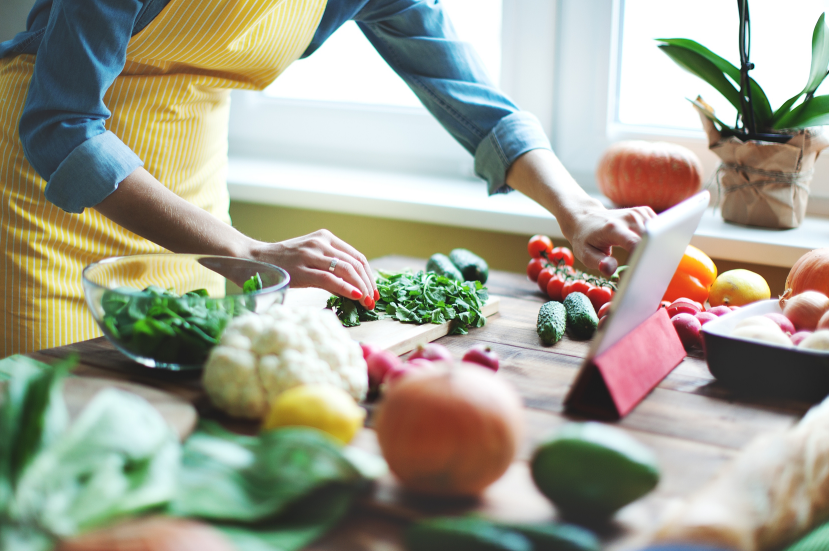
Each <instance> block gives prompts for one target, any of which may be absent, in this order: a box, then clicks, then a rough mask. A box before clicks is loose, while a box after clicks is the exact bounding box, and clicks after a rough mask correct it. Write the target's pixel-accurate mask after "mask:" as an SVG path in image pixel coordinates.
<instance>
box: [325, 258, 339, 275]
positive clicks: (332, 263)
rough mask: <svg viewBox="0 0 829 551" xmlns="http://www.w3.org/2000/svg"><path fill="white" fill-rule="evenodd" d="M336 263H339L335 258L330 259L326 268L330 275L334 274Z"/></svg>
mask: <svg viewBox="0 0 829 551" xmlns="http://www.w3.org/2000/svg"><path fill="white" fill-rule="evenodd" d="M337 262H339V260H337V259H336V258H332V259H331V265H329V266H328V271H329V272H331V273H332V274H333V273H334V268H336V267H337Z"/></svg>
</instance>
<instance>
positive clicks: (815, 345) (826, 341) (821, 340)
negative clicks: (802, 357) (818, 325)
mask: <svg viewBox="0 0 829 551" xmlns="http://www.w3.org/2000/svg"><path fill="white" fill-rule="evenodd" d="M797 347H798V348H806V349H809V350H829V331H827V330H825V329H822V330H820V331H815V332H814V333H812V334H811V335H809V336H808V337H806V338H805V339H803V340H802V341H800V344H798V345H797Z"/></svg>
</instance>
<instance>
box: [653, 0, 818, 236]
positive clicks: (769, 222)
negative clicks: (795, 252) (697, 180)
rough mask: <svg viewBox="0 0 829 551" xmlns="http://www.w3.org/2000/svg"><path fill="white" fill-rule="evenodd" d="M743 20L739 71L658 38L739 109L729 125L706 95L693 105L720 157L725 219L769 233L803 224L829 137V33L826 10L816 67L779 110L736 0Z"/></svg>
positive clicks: (744, 5)
mask: <svg viewBox="0 0 829 551" xmlns="http://www.w3.org/2000/svg"><path fill="white" fill-rule="evenodd" d="M737 6H738V11H739V15H740V33H739V39H740V40H739V44H740V67H739V68H738V67H735V66H734V65H733V64H731V63H730V62H728V61H726V60H725V59H723V58H722V57H720V56H718V55H717V54H715V53H714V52H712V51H711V50H709V49H708V48H706V47H705V46H702V45H701V44H698V43H697V42H695V41H693V40H688V39H685V38H664V39H657V40H658V42H659V43H660V44H659V48H660V49H661V50H662V51H663V52H665V53H666V54H667V55H668V56H669V57H670V58H671V59H673V60H674V61H675V62H676V63H677V64H678V65H679V66H680V67H682V68H683V69H685V70H687V71H689V72H691V73H692V74H694V75H696V76H698V77H700V78H701V79H703V80H704V81H706V82H707V83H708V84H710V85H711V86H713V87H714V88H715V89H716V90H717V91H718V92H720V93H721V94H722V95H723V96H724V97H725V99H726V100H728V102H729V103H731V105H733V106H734V107H735V108H736V109H737V113H738V115H737V120H736V122H735V124H734V126H729V125H727V124H725V123H724V122H723V121H721V120H720V119H718V118H717V117H716V116H715V114H714V110H713V109H712V108H711V107H710V106H709V105H708V104H706V103H705V102H704V101H703V100H702V98H700V97H697V99H696V100H691V101H692V103H693V104H694V107H696V109H697V110H698V111H699V113H700V119H701V121H702V124H703V127H704V129H705V132H706V134H707V135H708V146H709V149H710V150H711V151H713V152H714V153H715V154H716V155H717V156H718V157H719V158H720V159H721V160H722V164H721V165H720V167H719V168H718V169H717V174H716V177H717V181H718V183H719V190H720V205H721V210H722V216H723V218H724V219H725V220H726V221H729V222H736V223H740V224H748V225H754V226H764V227H769V228H796V227H797V226H799V225H800V223H801V222H802V221H803V217H804V215H805V212H806V204H807V202H808V199H809V185H810V183H811V180H812V173H813V169H814V164H815V160H816V159H817V156H818V154H819V153H820V151H821V150H822V149H824V148H825V147H827V146H829V139H827V136H826V135H825V134H824V133H823V132H822V131H821V129H820V128H819V126H820V125H823V124H827V123H829V95H824V96H815V95H814V94H815V91H816V90H817V88H818V87H819V86H820V84H821V83H822V82H823V79H824V78H826V75H827V70H829V28H827V25H826V22H825V15H826V14H825V13H824V14H823V15H821V16H820V18H819V19H818V21H817V24H816V25H815V29H814V32H813V34H812V63H811V68H810V71H809V78H808V81H807V82H806V86H805V87H804V88H803V89H802V90H801V91H800V92H798V93H797V94H795V95H794V96H792V97H791V98H790V99H788V100H787V101H786V102H785V103H783V105H781V106H780V107H778V108H777V109H776V110H772V108H771V105H769V100H768V98H767V97H766V94H765V93H764V92H763V89H762V88H761V87H760V85H759V84H757V82H756V81H755V80H754V79H753V78H751V77H750V76H749V75H748V73H749V71H750V70H751V69H753V68H754V64H752V63H751V62H750V61H749V49H750V36H751V29H750V20H749V11H748V0H737Z"/></svg>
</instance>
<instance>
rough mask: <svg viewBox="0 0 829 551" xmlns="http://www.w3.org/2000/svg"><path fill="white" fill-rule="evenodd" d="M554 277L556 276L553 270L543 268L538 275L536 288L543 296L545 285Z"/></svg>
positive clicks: (545, 289) (545, 292)
mask: <svg viewBox="0 0 829 551" xmlns="http://www.w3.org/2000/svg"><path fill="white" fill-rule="evenodd" d="M554 275H556V271H555V268H544V269H543V270H541V272H540V273H539V274H538V282H537V283H538V288H539V289H541V292H542V293H544V294H545V295H546V294H547V284H548V283H549V282H550V279H552V277H553V276H554Z"/></svg>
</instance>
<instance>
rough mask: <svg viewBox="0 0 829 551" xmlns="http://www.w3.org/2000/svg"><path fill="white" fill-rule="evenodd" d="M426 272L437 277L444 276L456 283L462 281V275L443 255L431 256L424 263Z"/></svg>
mask: <svg viewBox="0 0 829 551" xmlns="http://www.w3.org/2000/svg"><path fill="white" fill-rule="evenodd" d="M426 271H427V272H435V273H436V274H437V275H439V276H445V277H448V278H449V279H454V280H456V281H463V275H462V274H461V272H460V271H459V270H458V269H457V268H456V267H455V265H454V264H452V261H451V260H449V257H448V256H446V255H445V254H441V253H435V254H433V255H432V256H431V258H429V261H428V262H426Z"/></svg>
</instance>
